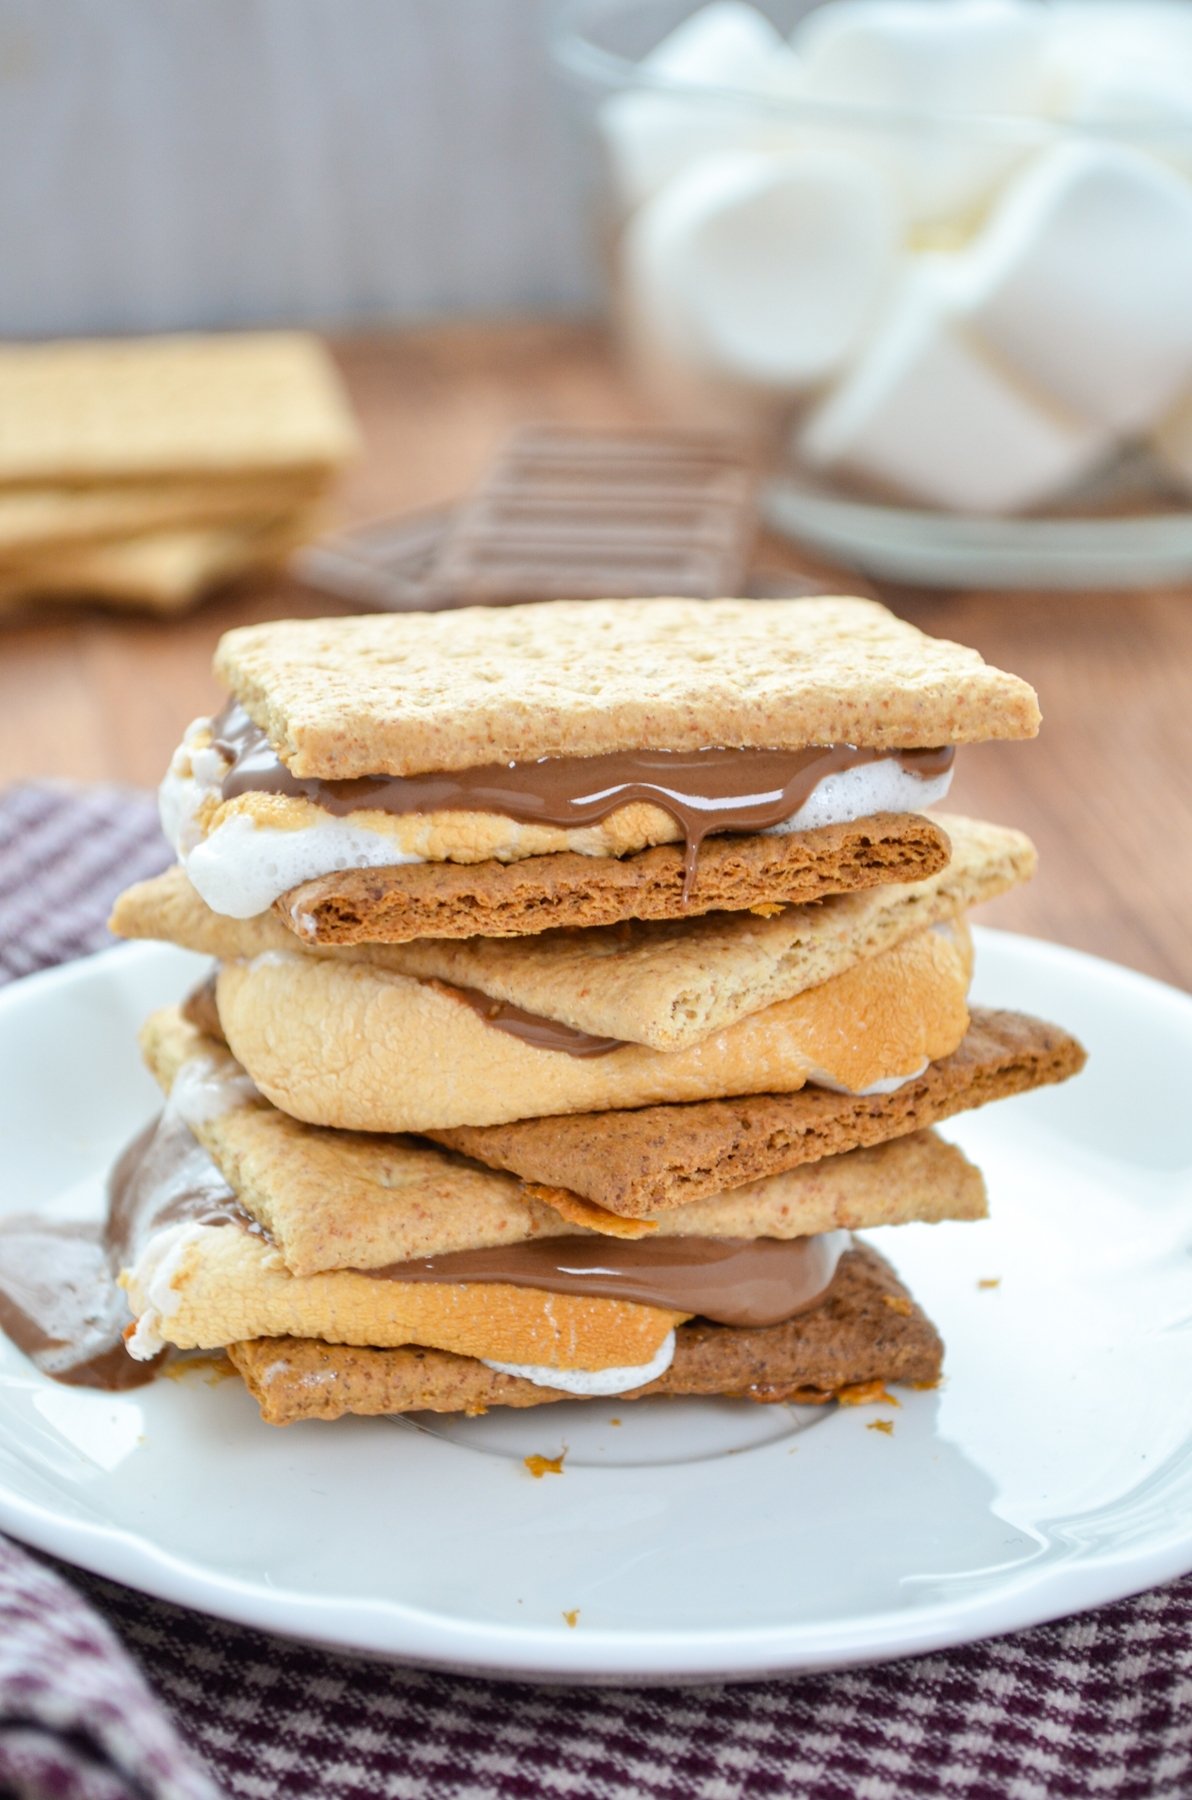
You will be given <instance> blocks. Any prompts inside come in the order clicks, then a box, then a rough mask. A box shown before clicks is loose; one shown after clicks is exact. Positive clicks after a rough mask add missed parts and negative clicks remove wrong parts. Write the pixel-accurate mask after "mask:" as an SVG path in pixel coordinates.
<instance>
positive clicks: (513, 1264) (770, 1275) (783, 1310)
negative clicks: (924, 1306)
mask: <svg viewBox="0 0 1192 1800" xmlns="http://www.w3.org/2000/svg"><path fill="white" fill-rule="evenodd" d="M848 1242H849V1239H848V1233H847V1232H845V1231H830V1232H824V1233H822V1234H821V1235H820V1236H818V1237H805V1238H791V1239H780V1238H701V1237H665V1238H632V1239H628V1240H626V1239H625V1238H609V1237H563V1238H534V1239H532V1240H531V1241H530V1242H529V1243H523V1244H499V1245H497V1246H496V1247H495V1248H493V1249H489V1250H455V1251H452V1252H450V1253H449V1254H447V1255H444V1256H426V1257H420V1258H418V1259H417V1260H416V1261H414V1262H404V1263H391V1264H389V1266H388V1267H386V1268H382V1269H362V1270H360V1271H358V1272H359V1273H360V1274H363V1275H371V1276H373V1277H374V1278H375V1279H377V1280H379V1281H449V1282H474V1281H486V1282H502V1283H504V1284H505V1285H506V1286H509V1287H523V1288H539V1289H542V1290H544V1291H545V1292H547V1293H554V1294H588V1295H599V1296H601V1297H602V1298H605V1299H612V1300H636V1301H638V1302H640V1303H641V1304H642V1305H643V1306H660V1307H666V1308H667V1309H668V1310H670V1311H672V1312H685V1313H692V1314H693V1315H695V1316H696V1317H698V1318H701V1319H711V1320H713V1321H714V1322H715V1323H716V1324H718V1325H778V1324H781V1323H782V1321H783V1320H784V1319H793V1318H794V1317H795V1316H796V1315H797V1314H798V1313H801V1312H807V1311H808V1310H809V1309H810V1308H811V1307H813V1306H818V1305H819V1303H820V1301H821V1300H823V1299H825V1298H826V1296H827V1292H828V1289H829V1288H830V1287H831V1285H832V1281H833V1279H834V1277H835V1274H836V1265H837V1263H838V1262H839V1260H840V1257H841V1256H842V1255H843V1253H844V1251H845V1250H846V1249H847V1248H848Z"/></svg>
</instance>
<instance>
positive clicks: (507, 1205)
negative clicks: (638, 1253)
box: [141, 1002, 985, 1275]
mask: <svg viewBox="0 0 1192 1800" xmlns="http://www.w3.org/2000/svg"><path fill="white" fill-rule="evenodd" d="M183 1010H184V1011H189V1010H190V1005H189V1002H188V1003H187V1007H186V1008H185V1009H183ZM200 1016H202V1015H201V1013H200ZM141 1048H142V1051H143V1053H144V1056H145V1060H146V1062H147V1063H148V1065H149V1068H150V1071H151V1072H152V1074H153V1075H154V1077H155V1078H156V1080H157V1081H158V1082H159V1084H160V1085H161V1088H162V1090H163V1092H164V1093H166V1094H167V1095H169V1094H170V1093H171V1092H172V1090H173V1088H174V1085H175V1082H176V1081H177V1079H178V1076H179V1074H180V1072H182V1071H183V1070H186V1069H191V1070H194V1069H195V1068H196V1067H197V1068H198V1069H199V1071H200V1075H201V1076H203V1077H204V1078H205V1079H207V1080H210V1079H211V1076H212V1074H214V1075H215V1076H216V1078H218V1076H219V1075H220V1073H221V1072H223V1073H224V1074H226V1075H227V1076H229V1077H231V1078H232V1080H233V1081H234V1080H235V1078H236V1077H237V1076H238V1075H241V1073H242V1072H241V1071H240V1069H239V1066H238V1065H237V1064H236V1063H235V1062H234V1061H233V1059H232V1058H231V1056H230V1055H229V1054H228V1052H227V1051H226V1050H225V1049H223V1048H222V1047H221V1046H220V1045H219V1043H218V1042H216V1041H213V1040H212V1039H211V1038H209V1037H207V1036H206V1035H204V1033H203V1031H202V1030H201V1029H198V1028H196V1027H195V1026H194V1025H193V1024H191V1023H188V1022H186V1021H185V1020H184V1019H183V1017H182V1015H181V1014H180V1012H179V1011H178V1009H176V1008H168V1009H166V1010H165V1011H163V1012H159V1013H154V1014H153V1015H152V1016H151V1018H150V1019H149V1020H148V1021H147V1023H146V1025H145V1026H144V1028H143V1030H142V1033H141ZM237 1092H238V1096H239V1103H238V1104H236V1105H234V1106H231V1107H229V1108H227V1109H226V1110H222V1111H217V1112H216V1113H215V1115H214V1116H210V1117H205V1116H203V1112H202V1111H201V1110H200V1111H199V1112H197V1113H196V1115H195V1118H194V1123H193V1125H192V1126H191V1130H192V1131H193V1132H194V1135H195V1136H196V1137H197V1138H198V1139H199V1141H200V1142H201V1143H202V1145H203V1147H204V1149H205V1150H206V1151H207V1152H208V1154H209V1155H210V1156H211V1158H212V1159H213V1161H214V1162H215V1164H216V1166H217V1167H218V1169H219V1171H220V1173H221V1174H222V1175H223V1177H224V1179H225V1181H226V1182H227V1183H228V1185H229V1187H231V1188H232V1189H233V1191H234V1192H235V1193H236V1195H237V1196H238V1198H239V1200H240V1202H241V1204H242V1205H243V1206H244V1207H245V1209H246V1210H247V1211H248V1212H249V1213H251V1214H252V1216H253V1218H255V1219H257V1220H258V1221H259V1222H260V1223H261V1224H262V1225H263V1226H264V1227H265V1228H266V1230H267V1231H268V1232H269V1234H270V1236H271V1238H272V1239H273V1241H274V1243H275V1244H276V1245H277V1247H278V1250H279V1251H280V1253H281V1256H282V1258H283V1260H284V1262H285V1264H286V1267H287V1268H288V1269H289V1270H290V1271H291V1273H292V1274H294V1275H314V1274H320V1273H325V1272H327V1271H328V1270H332V1269H374V1268H385V1267H387V1266H388V1265H390V1264H392V1263H398V1262H408V1261H411V1260H413V1259H414V1258H415V1257H422V1256H435V1255H441V1254H443V1253H446V1252H449V1251H452V1250H480V1249H487V1248H490V1247H492V1246H495V1245H499V1244H508V1243H524V1242H528V1241H529V1240H531V1239H535V1238H542V1237H570V1236H575V1235H579V1236H590V1235H592V1233H593V1232H594V1233H595V1234H596V1235H606V1236H622V1235H629V1236H649V1235H656V1236H660V1237H693V1236H694V1237H717V1238H734V1237H741V1238H752V1237H775V1238H793V1237H805V1236H808V1235H810V1234H811V1233H814V1232H819V1231H835V1230H837V1229H839V1228H841V1227H844V1228H846V1229H848V1230H860V1229H862V1228H864V1227H868V1226H875V1225H898V1224H906V1223H909V1222H911V1221H916V1220H917V1221H929V1222H930V1221H936V1220H940V1219H978V1218H983V1217H984V1214H985V1189H984V1184H983V1183H982V1180H981V1176H980V1174H979V1172H978V1171H977V1170H976V1169H975V1168H973V1166H972V1165H971V1164H970V1163H969V1162H968V1161H967V1160H966V1159H965V1157H964V1156H963V1155H962V1154H961V1152H960V1151H959V1150H957V1149H956V1147H955V1146H954V1145H952V1144H945V1143H944V1142H943V1141H942V1140H941V1139H939V1138H937V1137H936V1136H935V1135H934V1133H932V1132H919V1133H915V1134H912V1135H911V1136H909V1137H906V1138H900V1139H897V1140H895V1141H893V1142H891V1143H889V1144H883V1145H879V1146H878V1147H877V1148H876V1149H871V1150H856V1151H853V1152H851V1153H850V1154H848V1155H845V1156H833V1157H828V1158H826V1159H825V1160H824V1161H822V1162H819V1163H812V1164H808V1165H807V1166H806V1167H805V1168H802V1169H794V1170H790V1171H788V1172H786V1173H784V1174H781V1175H775V1176H772V1177H770V1178H769V1179H767V1180H764V1181H757V1182H753V1183H751V1184H750V1185H749V1186H747V1187H742V1188H738V1189H736V1190H734V1191H733V1192H732V1193H725V1194H716V1195H713V1196H712V1197H711V1198H709V1199H706V1200H700V1201H695V1202H694V1203H693V1204H692V1205H690V1206H687V1207H683V1208H681V1209H677V1210H672V1211H671V1212H669V1213H663V1214H661V1215H659V1217H657V1218H655V1219H647V1220H625V1219H622V1218H620V1217H619V1216H618V1215H617V1214H615V1213H609V1212H604V1211H603V1210H602V1209H601V1208H599V1207H594V1206H591V1205H586V1206H583V1205H580V1206H578V1207H577V1205H576V1203H575V1200H574V1196H573V1195H571V1194H570V1193H569V1192H568V1191H566V1190H558V1189H549V1188H539V1189H531V1188H530V1187H527V1186H526V1185H525V1184H523V1183H522V1182H520V1181H519V1180H517V1178H516V1177H515V1176H512V1175H508V1174H506V1173H504V1172H503V1171H496V1170H493V1169H489V1168H485V1167H484V1166H483V1165H482V1164H479V1163H470V1162H467V1161H466V1160H465V1159H464V1158H463V1157H459V1156H453V1155H451V1154H450V1153H449V1152H447V1151H445V1150H440V1149H436V1148H434V1147H432V1146H431V1145H430V1144H428V1143H427V1142H426V1141H425V1140H424V1139H418V1138H402V1137H386V1136H379V1135H378V1136H368V1135H365V1134H362V1133H355V1132H345V1131H331V1130H326V1129H322V1128H320V1127H317V1126H309V1125H300V1124H299V1123H298V1122H297V1121H296V1120H294V1119H291V1118H289V1117H287V1115H286V1114H285V1113H282V1112H279V1111H278V1110H277V1109H276V1108H275V1107H272V1106H270V1105H269V1104H268V1103H267V1102H266V1101H264V1100H261V1099H260V1098H259V1097H255V1098H254V1097H252V1096H250V1095H246V1094H244V1093H243V1092H242V1090H237ZM184 1095H185V1082H184V1084H183V1087H182V1088H180V1089H179V1101H178V1104H179V1105H180V1106H184V1105H185V1099H184Z"/></svg>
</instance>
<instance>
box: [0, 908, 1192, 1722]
mask: <svg viewBox="0 0 1192 1800" xmlns="http://www.w3.org/2000/svg"><path fill="white" fill-rule="evenodd" d="M974 936H975V939H976V942H977V946H978V949H979V948H980V945H981V942H982V940H985V941H987V942H993V941H996V942H998V943H1002V944H1004V945H1006V946H1007V948H1008V951H1009V953H1010V954H1012V955H1015V956H1018V957H1020V958H1024V959H1026V960H1027V961H1028V962H1033V963H1037V962H1039V961H1043V962H1046V963H1048V964H1054V963H1056V962H1058V963H1060V964H1061V965H1067V966H1068V967H1069V968H1070V969H1072V970H1074V971H1075V972H1081V971H1083V972H1084V973H1085V974H1087V975H1088V977H1089V978H1090V979H1093V980H1095V981H1097V982H1098V983H1102V984H1104V983H1109V984H1110V985H1112V986H1113V987H1115V988H1117V989H1118V990H1119V991H1121V990H1124V991H1125V992H1126V993H1135V994H1137V995H1139V996H1140V997H1145V1000H1146V1002H1147V1003H1148V1004H1150V1005H1155V1004H1159V1005H1161V1006H1163V1007H1164V1008H1165V1009H1174V1011H1175V1015H1176V1017H1177V1019H1178V1020H1179V1021H1180V1023H1181V1024H1182V1025H1183V1026H1184V1027H1185V1028H1186V1029H1187V1030H1188V1031H1189V1032H1190V1033H1192V995H1190V994H1188V993H1186V992H1185V991H1184V990H1182V989H1180V988H1177V987H1175V986H1173V985H1171V984H1169V983H1167V982H1164V981H1161V980H1158V979H1156V978H1155V977H1154V976H1150V975H1145V974H1143V973H1141V972H1140V971H1138V970H1135V969H1130V968H1127V967H1126V966H1124V965H1123V964H1120V963H1115V962H1111V961H1110V960H1108V959H1107V958H1104V957H1099V956H1095V955H1093V954H1091V953H1090V952H1088V951H1084V950H1076V949H1072V948H1070V947H1069V946H1067V945H1060V944H1053V943H1050V942H1048V941H1047V940H1045V939H1039V938H1034V937H1030V936H1027V935H1025V934H1021V933H1016V932H1009V931H1005V930H1000V929H994V928H991V927H988V926H976V927H974ZM180 954H181V955H187V954H188V953H187V952H179V951H178V950H177V948H176V947H175V946H171V945H160V944H156V943H132V944H120V945H115V946H112V947H110V948H105V949H103V950H100V951H97V952H95V953H94V954H92V955H91V956H87V957H80V958H78V959H76V960H74V961H71V962H69V963H64V964H60V965H57V966H56V967H54V968H50V969H46V970H42V971H39V972H38V973H35V974H32V975H29V976H27V977H24V978H22V979H20V980H18V981H14V982H13V983H11V984H10V985H9V986H7V987H6V988H5V989H4V990H0V1021H2V1020H3V1018H4V1016H5V1015H6V1014H7V1013H8V1012H9V1011H10V1010H12V1009H13V1008H14V1007H20V1006H24V1005H27V1004H34V1005H36V1004H38V1001H39V997H40V996H41V995H44V994H46V993H49V992H51V991H53V990H54V989H56V988H61V987H66V988H69V987H70V986H71V985H72V984H73V983H74V982H76V981H78V980H80V979H86V978H88V977H90V976H92V975H94V974H95V973H97V972H98V971H99V965H101V964H102V965H103V966H104V967H105V968H106V969H110V968H111V967H112V966H113V965H114V964H121V963H123V964H129V965H130V966H131V965H132V964H133V963H134V962H137V963H153V962H156V961H158V960H164V959H165V957H167V956H168V957H170V958H175V957H177V956H179V955H180ZM116 978H117V979H120V971H119V969H117V972H116ZM2 1029H3V1025H2V1024H0V1030H2ZM612 1472H613V1471H611V1470H608V1471H605V1473H608V1474H611V1473H612ZM0 1530H3V1531H5V1532H7V1533H9V1534H10V1535H11V1536H13V1537H15V1538H17V1539H19V1540H20V1541H22V1542H24V1543H26V1544H29V1545H31V1546H33V1547H34V1548H35V1549H38V1550H40V1551H43V1552H45V1553H46V1554H49V1555H51V1556H56V1557H58V1558H60V1559H61V1560H63V1561H65V1562H67V1563H70V1564H72V1565H74V1566H76V1567H79V1568H81V1569H84V1570H86V1571H89V1572H90V1573H92V1574H95V1575H98V1576H100V1577H102V1578H104V1579H107V1580H111V1581H115V1582H118V1583H122V1584H123V1585H125V1586H128V1587H131V1588H133V1589H134V1590H136V1591H138V1592H141V1593H144V1594H146V1595H147V1596H148V1597H149V1598H151V1599H160V1600H164V1601H167V1602H169V1603H171V1604H173V1605H179V1606H184V1607H190V1608H192V1609H193V1610H197V1611H199V1612H202V1613H205V1614H207V1615H208V1616H212V1617H215V1618H219V1619H223V1620H226V1621H228V1622H230V1623H232V1624H235V1625H239V1626H242V1627H244V1628H246V1629H250V1630H251V1629H255V1630H259V1631H264V1632H272V1633H275V1634H277V1635H280V1636H284V1637H287V1638H292V1639H298V1640H300V1641H304V1642H307V1643H312V1644H316V1645H319V1646H321V1647H325V1648H328V1649H332V1650H336V1651H340V1652H346V1653H352V1654H357V1655H365V1656H370V1657H377V1658H382V1659H384V1660H388V1661H392V1662H395V1663H398V1664H405V1665H412V1666H416V1667H423V1668H432V1669H438V1670H441V1671H444V1672H449V1673H457V1674H467V1675H471V1676H480V1677H483V1678H487V1679H495V1680H505V1681H537V1682H543V1683H548V1684H552V1685H617V1684H618V1683H623V1682H626V1681H632V1682H634V1683H635V1684H648V1685H655V1686H666V1685H698V1684H707V1683H716V1682H741V1681H755V1680H762V1679H768V1678H773V1677H782V1678H792V1677H797V1676H799V1675H804V1674H811V1673H814V1672H817V1671H823V1670H830V1669H840V1668H857V1667H864V1666H866V1665H868V1664H872V1663H877V1662H883V1661H891V1660H896V1659H901V1658H903V1657H908V1656H919V1655H924V1654H928V1653H931V1652H933V1651H938V1650H943V1649H949V1648H955V1647H958V1646H961V1645H964V1644H969V1643H976V1642H980V1641H981V1640H983V1639H986V1638H990V1637H994V1636H999V1635H1003V1634H1005V1633H1008V1632H1014V1631H1020V1630H1025V1629H1029V1628H1031V1627H1033V1626H1036V1625H1042V1624H1045V1623H1047V1622H1049V1621H1051V1620H1054V1619H1057V1618H1062V1617H1065V1616H1067V1615H1069V1614H1070V1613H1073V1612H1076V1611H1085V1610H1088V1609H1089V1608H1092V1607H1098V1606H1104V1605H1107V1604H1110V1603H1111V1602H1113V1601H1115V1600H1121V1599H1125V1598H1127V1597H1129V1596H1130V1595H1133V1594H1136V1593H1139V1592H1141V1591H1143V1590H1145V1589H1147V1588H1150V1587H1154V1586H1157V1585H1160V1584H1162V1583H1164V1582H1166V1581H1170V1580H1173V1579H1175V1578H1177V1577H1178V1576H1180V1575H1182V1574H1185V1573H1188V1572H1189V1571H1192V1521H1190V1522H1189V1524H1188V1526H1187V1527H1186V1528H1185V1529H1184V1531H1183V1532H1182V1533H1180V1532H1179V1531H1177V1530H1176V1529H1175V1527H1174V1526H1173V1530H1172V1533H1171V1534H1170V1535H1169V1536H1168V1537H1165V1538H1164V1539H1163V1540H1162V1541H1161V1542H1157V1543H1156V1542H1154V1541H1153V1540H1152V1541H1150V1542H1144V1543H1143V1544H1140V1545H1131V1546H1128V1547H1123V1548H1118V1549H1108V1550H1107V1549H1105V1548H1102V1549H1100V1550H1098V1551H1097V1552H1096V1553H1095V1554H1093V1555H1092V1556H1090V1555H1088V1554H1087V1553H1086V1554H1083V1555H1080V1556H1077V1557H1074V1558H1071V1559H1069V1560H1066V1561H1062V1562H1048V1561H1046V1560H1044V1561H1043V1562H1041V1563H1039V1564H1036V1563H1034V1562H1030V1563H1027V1564H1025V1565H1023V1566H1022V1567H1021V1568H1020V1569H1019V1570H1018V1571H1016V1572H1015V1573H1013V1574H1012V1575H1011V1576H1009V1577H1007V1578H1006V1580H1005V1581H1004V1582H1003V1583H1002V1584H1000V1585H999V1586H998V1587H997V1588H995V1589H994V1590H992V1591H991V1592H989V1593H986V1594H983V1595H979V1596H974V1595H971V1594H970V1595H965V1596H959V1597H956V1598H951V1599H937V1600H935V1601H934V1602H932V1603H931V1604H930V1605H929V1606H926V1607H923V1608H921V1609H920V1610H918V1611H917V1612H916V1613H914V1614H913V1615H905V1614H898V1613H893V1612H889V1611H887V1612H885V1613H876V1614H865V1615H861V1616H853V1617H852V1618H850V1619H849V1620H848V1621H847V1622H844V1623H842V1622H840V1621H834V1620H821V1621H817V1622H813V1623H798V1624H769V1625H741V1626H732V1627H724V1626H719V1627H709V1628H705V1629H702V1630H700V1631H698V1632H692V1631H678V1630H674V1629H666V1630H659V1631H647V1630H642V1629H637V1628H635V1629H632V1630H615V1629H610V1628H607V1627H595V1626H593V1627H590V1628H588V1629H587V1630H586V1631H584V1632H583V1633H579V1632H572V1631H565V1630H564V1629H563V1627H562V1625H561V1624H560V1625H551V1626H548V1625H545V1624H532V1623H530V1622H529V1621H526V1622H524V1623H517V1624H514V1623H510V1624H493V1623H485V1622H479V1621H471V1622H469V1621H463V1620H452V1619H448V1618H444V1617H434V1616H433V1615H431V1614H429V1613H427V1612H426V1611H424V1610H423V1609H421V1608H418V1607H413V1606H409V1605H405V1604H403V1603H402V1602H401V1601H395V1600H393V1599H391V1598H383V1599H378V1600H370V1599H366V1598H361V1597H355V1598H344V1597H335V1596H320V1595H314V1594H303V1593H301V1592H299V1591H296V1590H293V1589H291V1590H288V1591H286V1590H278V1589H275V1588H271V1587H268V1586H266V1585H264V1584H254V1583H252V1582H250V1581H246V1580H244V1579H243V1578H241V1577H238V1576H235V1575H232V1574H230V1573H229V1572H227V1571H217V1570H211V1569H210V1568H209V1567H208V1566H206V1565H204V1564H202V1563H201V1562H199V1561H197V1560H195V1559H193V1558H187V1557H182V1556H180V1555H178V1554H177V1553H175V1552H173V1551H170V1550H168V1549H165V1548H163V1547H162V1546H161V1545H160V1544H159V1543H157V1542H155V1541H154V1540H153V1539H152V1538H151V1537H148V1536H146V1535H145V1534H144V1533H139V1532H134V1531H132V1530H129V1529H127V1528H125V1527H122V1526H117V1525H112V1524H107V1523H102V1522H94V1521H88V1520H82V1519H72V1518H70V1517H67V1516H65V1515H64V1514H62V1513H61V1512H58V1511H55V1510H54V1508H53V1507H52V1506H50V1505H47V1504H46V1503H44V1502H42V1501H38V1500H35V1499H32V1498H30V1497H29V1496H28V1495H25V1494H22V1493H21V1492H20V1491H19V1490H17V1489H14V1488H13V1487H12V1486H11V1485H10V1482H9V1479H8V1477H7V1476H6V1475H5V1474H4V1473H2V1472H0Z"/></svg>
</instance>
